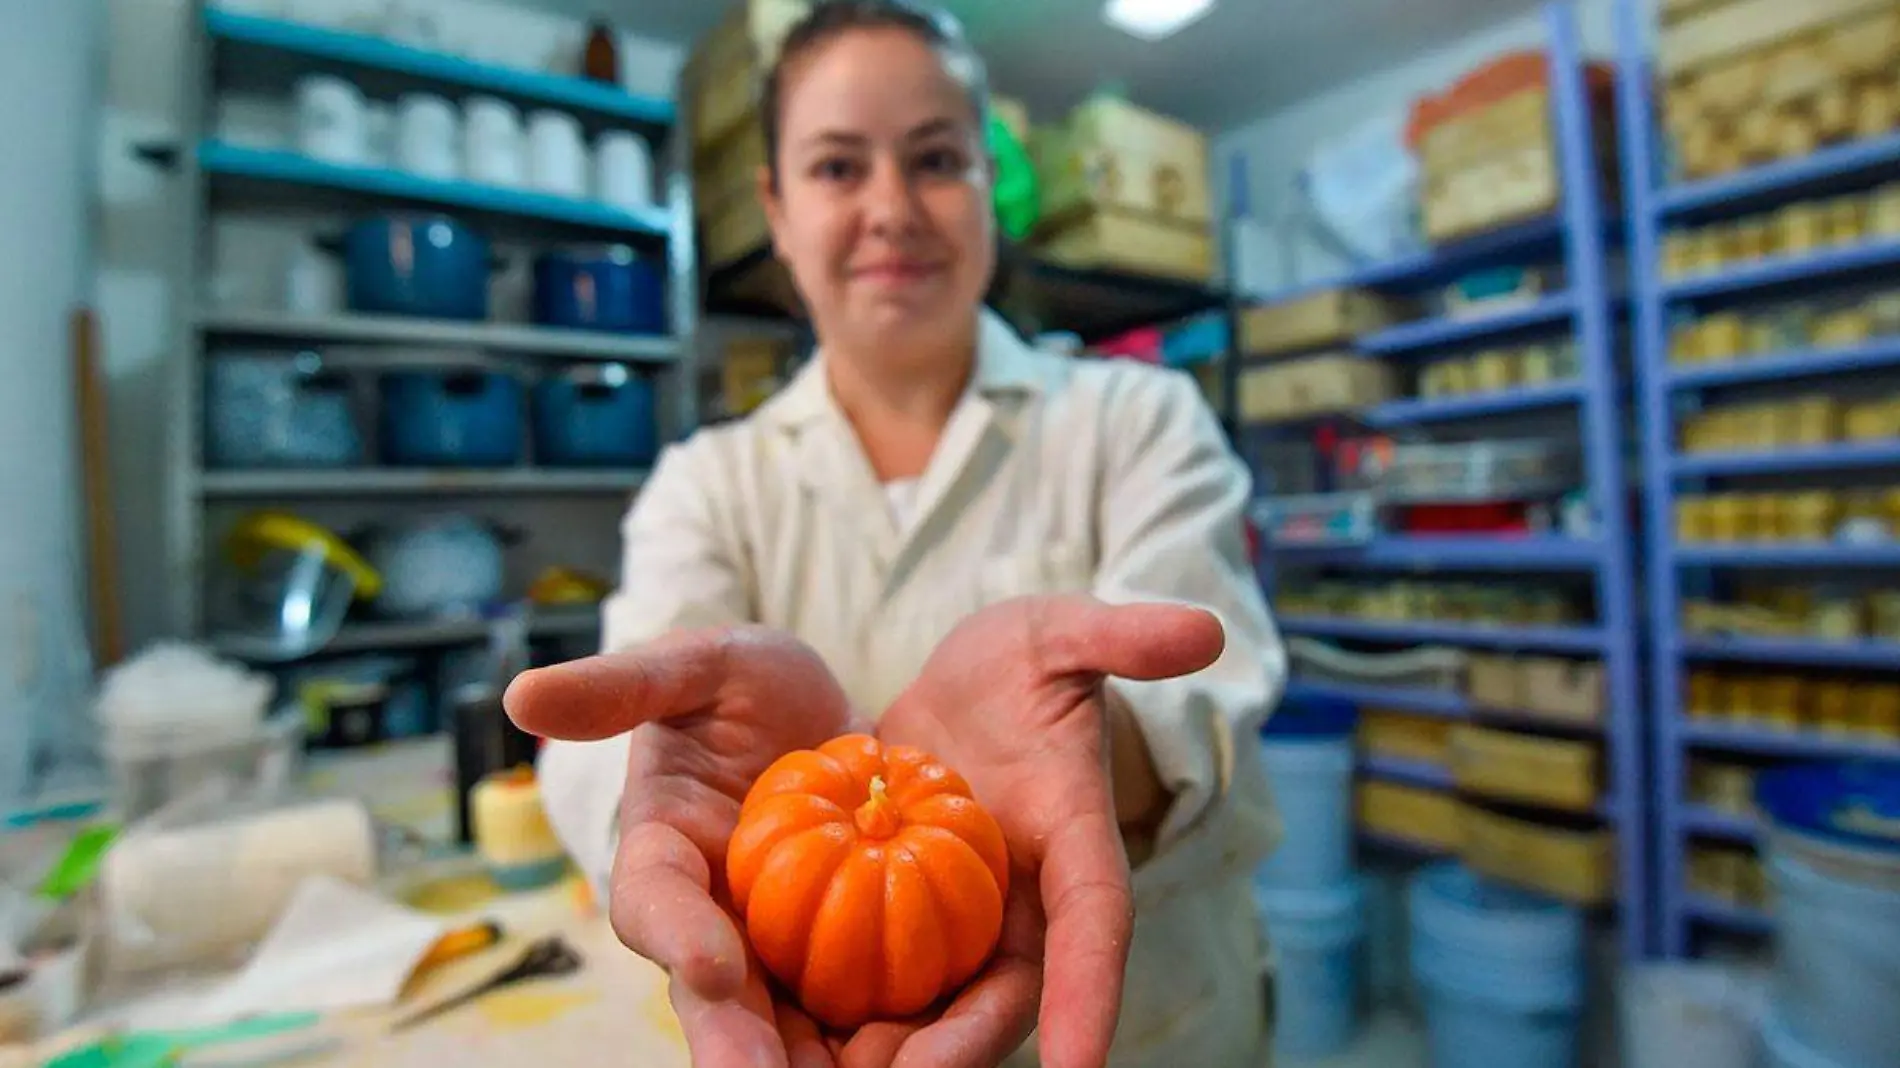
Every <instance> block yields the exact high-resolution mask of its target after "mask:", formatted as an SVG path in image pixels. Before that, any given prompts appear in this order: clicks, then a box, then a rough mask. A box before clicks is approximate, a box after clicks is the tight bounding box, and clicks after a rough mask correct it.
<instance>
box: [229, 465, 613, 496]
mask: <svg viewBox="0 0 1900 1068" xmlns="http://www.w3.org/2000/svg"><path fill="white" fill-rule="evenodd" d="M645 480H646V472H645V471H637V470H620V469H612V470H594V469H583V468H536V467H503V468H493V469H488V470H481V469H463V468H393V467H391V468H384V467H359V468H340V469H337V470H329V471H323V470H305V471H206V472H204V473H203V474H202V475H201V476H199V485H200V487H201V488H202V492H203V493H204V495H205V496H207V497H234V498H235V497H242V498H259V497H261V498H271V499H295V498H305V497H408V496H420V495H428V494H434V495H449V494H514V495H526V494H557V493H559V494H602V495H621V494H627V493H631V492H633V491H634V490H636V489H638V488H639V487H640V484H641V483H642V482H644V481H645Z"/></svg>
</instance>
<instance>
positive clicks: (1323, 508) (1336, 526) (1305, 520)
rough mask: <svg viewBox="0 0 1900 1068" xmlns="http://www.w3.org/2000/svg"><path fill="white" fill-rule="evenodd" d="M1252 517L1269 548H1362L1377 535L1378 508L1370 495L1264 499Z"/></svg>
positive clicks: (1311, 495) (1274, 497)
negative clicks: (1276, 546)
mask: <svg viewBox="0 0 1900 1068" xmlns="http://www.w3.org/2000/svg"><path fill="white" fill-rule="evenodd" d="M1251 516H1252V519H1253V522H1254V525H1255V526H1256V527H1258V528H1259V530H1260V533H1261V534H1262V535H1264V536H1265V537H1266V539H1267V541H1268V543H1269V545H1274V544H1278V545H1361V544H1364V543H1365V542H1368V541H1370V540H1372V538H1373V536H1374V535H1376V534H1377V533H1378V532H1379V508H1378V504H1377V502H1376V501H1374V500H1373V498H1372V495H1371V494H1369V493H1314V494H1303V495H1297V496H1273V497H1267V498H1264V499H1262V500H1260V501H1258V502H1256V503H1255V504H1254V506H1253V509H1252V511H1251Z"/></svg>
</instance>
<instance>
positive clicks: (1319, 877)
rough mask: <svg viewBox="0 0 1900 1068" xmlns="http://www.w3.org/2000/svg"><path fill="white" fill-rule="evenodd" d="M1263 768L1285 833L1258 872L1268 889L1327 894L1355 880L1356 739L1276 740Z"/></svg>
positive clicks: (1263, 756)
mask: <svg viewBox="0 0 1900 1068" xmlns="http://www.w3.org/2000/svg"><path fill="white" fill-rule="evenodd" d="M1260 763H1261V766H1262V767H1263V768H1264V769H1265V771H1266V776H1267V785H1268V788H1269V789H1271V790H1272V791H1273V802H1274V805H1275V806H1276V807H1277V808H1278V810H1279V813H1280V824H1281V826H1282V827H1283V828H1285V832H1284V835H1283V837H1282V838H1281V840H1280V845H1279V847H1278V848H1276V849H1275V850H1274V851H1273V854H1272V855H1271V856H1269V857H1268V858H1267V859H1266V860H1265V861H1264V862H1262V863H1261V865H1260V867H1259V868H1257V869H1255V871H1254V884H1255V885H1256V886H1259V887H1261V888H1263V889H1270V890H1280V889H1301V890H1321V889H1325V888H1328V887H1337V886H1338V885H1339V884H1341V883H1344V882H1345V881H1347V880H1348V879H1350V878H1351V877H1352V768H1353V753H1352V738H1351V737H1350V736H1344V735H1331V736H1300V735H1271V736H1267V737H1263V738H1262V739H1261V740H1260Z"/></svg>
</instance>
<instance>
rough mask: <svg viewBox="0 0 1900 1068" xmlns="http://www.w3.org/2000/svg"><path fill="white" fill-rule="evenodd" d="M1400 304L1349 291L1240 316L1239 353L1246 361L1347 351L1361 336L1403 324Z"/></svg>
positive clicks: (1330, 292)
mask: <svg viewBox="0 0 1900 1068" xmlns="http://www.w3.org/2000/svg"><path fill="white" fill-rule="evenodd" d="M1410 312H1411V309H1410V308H1409V307H1408V306H1407V305H1406V304H1405V303H1404V302H1402V301H1396V300H1391V299H1388V298H1385V297H1381V296H1379V295H1377V294H1375V293H1366V292H1362V291H1359V290H1352V289H1329V290H1324V291H1321V292H1318V293H1309V294H1307V295H1306V296H1303V297H1295V298H1293V299H1292V300H1283V301H1278V302H1276V303H1273V304H1262V305H1259V306H1257V307H1252V308H1248V309H1246V310H1245V311H1243V312H1241V313H1240V350H1241V351H1242V352H1244V353H1246V354H1247V355H1249V356H1273V355H1279V354H1282V353H1289V352H1302V351H1306V350H1309V349H1316V348H1323V347H1330V346H1339V345H1346V344H1349V343H1351V341H1352V340H1353V338H1355V337H1358V336H1359V335H1360V334H1367V333H1371V332H1373V331H1375V330H1383V329H1385V328H1386V327H1388V326H1391V325H1393V324H1394V323H1398V322H1402V321H1404V320H1405V319H1406V318H1407V317H1408V315H1409V314H1410Z"/></svg>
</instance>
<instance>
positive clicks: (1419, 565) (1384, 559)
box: [1269, 534, 1601, 571]
mask: <svg viewBox="0 0 1900 1068" xmlns="http://www.w3.org/2000/svg"><path fill="white" fill-rule="evenodd" d="M1269 549H1270V551H1272V552H1274V553H1277V554H1281V555H1284V556H1289V557H1297V558H1298V560H1299V562H1300V563H1303V564H1319V563H1326V564H1337V565H1355V566H1359V567H1367V568H1384V569H1406V570H1422V569H1431V568H1437V569H1443V570H1457V571H1575V570H1581V569H1586V568H1592V567H1595V566H1596V565H1597V562H1598V560H1599V558H1600V556H1601V553H1600V551H1599V548H1598V546H1597V543H1595V542H1593V541H1585V540H1582V539H1578V538H1563V537H1551V536H1546V535H1520V536H1516V537H1511V536H1491V537H1463V536H1457V535H1429V534H1419V535H1413V536H1410V537H1382V538H1375V539H1373V540H1372V541H1370V542H1366V543H1364V544H1361V545H1311V546H1302V545H1300V544H1297V543H1291V544H1280V543H1277V542H1275V543H1271V544H1270V545H1269Z"/></svg>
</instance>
